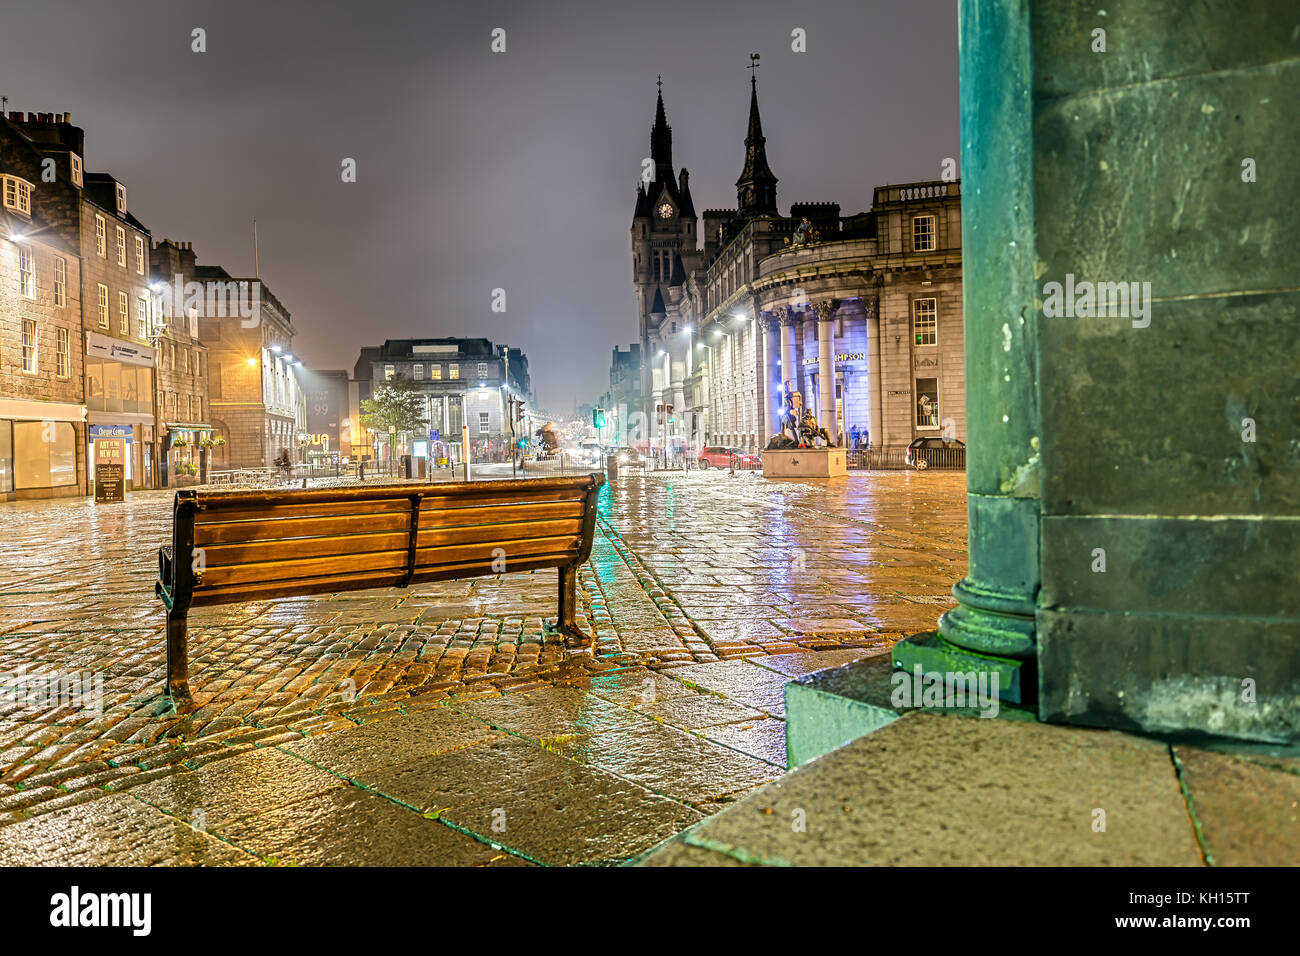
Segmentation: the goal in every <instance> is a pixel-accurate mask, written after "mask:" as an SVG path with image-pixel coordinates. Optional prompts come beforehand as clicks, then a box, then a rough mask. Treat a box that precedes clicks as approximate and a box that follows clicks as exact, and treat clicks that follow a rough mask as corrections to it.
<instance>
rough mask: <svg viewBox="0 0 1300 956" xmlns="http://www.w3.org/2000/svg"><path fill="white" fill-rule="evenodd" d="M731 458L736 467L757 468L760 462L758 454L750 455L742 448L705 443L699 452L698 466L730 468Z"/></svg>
mask: <svg viewBox="0 0 1300 956" xmlns="http://www.w3.org/2000/svg"><path fill="white" fill-rule="evenodd" d="M733 459H734V460H735V462H736V465H737V467H741V468H758V467H759V466H760V465H761V464H762V459H761V458H759V457H758V455H751V454H750V453H749V452H747V451H745V449H743V448H727V447H726V446H724V445H706V446H705V448H704V450H703V451H701V452H700V467H701V468H730V467H731V462H732V460H733Z"/></svg>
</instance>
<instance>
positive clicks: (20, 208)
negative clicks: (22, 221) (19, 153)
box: [0, 176, 32, 216]
mask: <svg viewBox="0 0 1300 956" xmlns="http://www.w3.org/2000/svg"><path fill="white" fill-rule="evenodd" d="M0 178H3V179H4V204H5V207H6V208H8V209H12V210H14V211H15V212H20V213H22V214H23V215H24V216H30V215H31V214H32V184H31V183H29V182H28V181H27V180H25V179H19V178H18V177H17V176H4V177H0Z"/></svg>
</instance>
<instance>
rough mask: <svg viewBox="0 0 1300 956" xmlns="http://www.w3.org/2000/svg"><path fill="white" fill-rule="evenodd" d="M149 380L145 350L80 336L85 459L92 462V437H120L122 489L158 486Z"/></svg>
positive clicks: (150, 363) (150, 358)
mask: <svg viewBox="0 0 1300 956" xmlns="http://www.w3.org/2000/svg"><path fill="white" fill-rule="evenodd" d="M153 376H154V349H152V348H151V347H149V346H147V345H138V344H136V343H134V342H126V341H124V340H121V339H114V338H110V337H109V336H107V335H101V334H99V333H98V332H90V331H88V332H86V421H87V423H88V424H89V426H90V435H89V436H88V437H89V444H88V448H87V451H88V457H87V460H89V461H94V440H95V437H96V435H102V436H103V437H114V438H126V439H127V456H126V487H127V488H128V489H139V488H156V487H158V475H157V469H156V468H155V458H154V455H155V444H156V442H157V440H158V436H157V435H156V434H155V430H154V416H153V411H154V403H153V395H154V381H153ZM91 480H92V482H93V476H92V479H91Z"/></svg>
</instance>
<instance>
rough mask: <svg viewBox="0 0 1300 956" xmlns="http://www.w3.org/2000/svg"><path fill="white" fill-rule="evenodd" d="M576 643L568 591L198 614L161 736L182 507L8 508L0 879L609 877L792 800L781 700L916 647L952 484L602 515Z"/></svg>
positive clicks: (154, 498) (908, 479)
mask: <svg viewBox="0 0 1300 956" xmlns="http://www.w3.org/2000/svg"><path fill="white" fill-rule="evenodd" d="M603 501H604V504H603V507H602V513H601V517H600V520H599V522H598V529H597V530H598V533H597V538H596V542H595V546H594V548H593V551H592V556H591V560H590V562H589V563H588V564H587V565H586V566H585V567H584V568H583V570H582V572H581V574H580V578H579V591H580V604H581V607H580V610H579V615H578V621H579V625H580V626H581V627H582V628H583V629H584V630H588V631H589V632H590V633H592V634H593V636H594V638H595V641H594V645H593V647H592V648H589V649H582V650H571V649H566V648H565V647H564V644H563V642H562V641H561V640H560V639H559V638H558V637H556V636H555V635H553V634H550V633H548V632H546V631H545V630H544V626H543V622H544V618H546V617H552V616H553V615H554V613H555V604H554V602H555V574H554V572H537V573H524V574H504V575H501V576H500V577H498V578H491V579H476V580H471V581H460V582H447V583H439V584H430V585H421V586H417V587H412V588H410V589H408V590H405V591H402V590H396V589H391V590H379V591H364V592H351V593H347V594H341V595H337V596H330V595H322V596H316V597H305V598H289V599H283V600H279V601H271V602H265V601H263V602H255V603H249V604H243V605H235V606H230V607H222V608H211V609H199V610H196V611H194V612H192V613H191V616H190V651H191V655H192V663H191V676H190V683H191V687H192V688H193V691H194V695H195V700H196V704H197V708H196V710H195V711H194V712H193V713H191V714H188V715H186V716H183V717H178V716H176V715H175V714H170V713H168V712H167V704H166V700H165V699H163V698H161V697H160V688H161V684H162V679H163V673H164V660H165V658H164V651H163V645H164V637H163V612H162V606H161V603H160V602H159V601H158V600H157V599H156V598H155V597H154V594H153V584H154V580H155V578H156V566H157V565H156V561H157V558H156V554H157V549H158V547H159V546H161V545H162V544H164V543H167V542H168V536H169V532H170V504H171V495H170V494H167V493H163V492H144V493H137V494H133V495H132V496H131V498H130V500H129V501H128V502H127V503H126V504H125V505H120V506H106V505H101V506H99V507H95V506H94V505H92V504H90V503H89V502H86V501H82V500H75V501H63V502H48V501H47V502H27V503H18V504H10V505H5V506H3V508H0V540H3V542H4V547H3V548H2V549H0V675H3V680H0V684H3V685H4V686H6V687H12V686H16V684H18V682H20V681H26V682H27V683H28V684H31V683H32V682H33V681H35V682H37V683H39V682H40V681H41V680H46V679H50V678H56V679H57V678H59V677H65V678H66V677H68V676H70V675H80V676H81V677H82V678H83V680H87V679H88V680H91V681H93V680H95V679H98V680H101V681H102V711H100V712H95V711H91V710H86V709H82V708H79V707H75V706H58V705H57V702H51V703H37V704H33V703H31V702H29V701H28V700H27V699H14V697H15V696H16V695H14V694H12V693H10V694H6V692H5V691H3V690H0V863H3V864H14V863H62V864H69V863H212V864H226V863H230V864H239V863H252V864H259V863H301V864H362V863H443V864H463V865H489V864H490V865H503V864H510V865H513V864H527V863H542V864H553V865H559V864H578V863H588V864H590V863H614V862H621V861H624V860H627V859H629V858H631V857H632V856H635V855H636V854H638V853H641V852H643V851H645V850H647V849H649V848H650V847H652V846H654V845H656V844H657V843H659V842H662V841H663V840H665V839H667V838H669V837H671V836H672V835H674V834H675V833H677V832H679V831H680V830H682V829H683V828H685V827H687V826H689V825H691V824H692V823H695V822H697V821H699V820H700V819H702V818H703V817H704V816H706V815H708V814H711V813H712V812H714V811H716V810H717V809H719V808H720V807H722V806H725V805H726V804H728V803H730V802H733V801H735V800H736V799H738V798H739V797H741V796H743V795H745V794H746V793H748V792H750V791H752V790H753V789H754V788H755V787H758V786H761V785H763V784H765V783H767V782H768V781H770V780H772V779H774V778H775V777H777V776H779V775H780V774H781V773H782V771H783V768H784V760H785V744H784V721H783V717H784V713H783V697H782V687H783V685H784V683H785V682H786V681H787V680H789V679H790V678H791V677H795V676H799V675H802V674H805V673H808V672H810V671H813V670H817V669H820V668H823V667H832V666H838V665H840V664H843V663H845V662H847V661H849V660H852V659H855V658H857V657H861V656H865V655H868V654H873V653H883V652H885V651H887V650H888V649H889V647H891V646H892V644H893V643H894V641H896V640H897V639H898V638H900V637H901V636H903V635H905V634H907V633H911V632H914V631H918V630H924V629H926V628H929V627H932V626H933V625H934V622H935V621H936V619H937V617H938V615H939V614H940V613H941V612H942V610H943V609H944V608H945V607H948V606H951V605H952V603H953V602H952V599H951V597H950V594H949V591H950V588H951V587H952V584H953V583H954V582H955V581H956V580H957V579H958V578H960V577H961V576H962V575H963V574H964V573H965V569H966V555H965V546H966V508H965V476H964V475H963V474H961V473H930V474H924V475H918V474H912V473H903V472H884V473H872V474H858V475H853V476H851V477H850V478H848V479H847V480H844V481H840V482H837V483H836V484H833V485H831V486H829V487H828V486H818V485H813V484H804V483H799V482H774V481H764V480H763V479H762V478H759V477H756V476H753V475H739V476H736V477H731V476H729V475H726V474H725V473H724V474H718V473H713V474H709V473H695V474H688V475H681V474H677V475H648V476H644V477H641V476H635V477H626V478H623V479H621V480H620V481H618V482H616V483H614V484H613V485H612V486H610V487H608V488H607V489H606V491H605V498H604V499H603Z"/></svg>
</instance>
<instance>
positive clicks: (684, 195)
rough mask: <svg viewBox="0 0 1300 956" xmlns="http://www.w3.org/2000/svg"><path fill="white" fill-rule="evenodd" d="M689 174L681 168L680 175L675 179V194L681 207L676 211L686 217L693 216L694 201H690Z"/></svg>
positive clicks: (692, 217) (691, 217)
mask: <svg viewBox="0 0 1300 956" xmlns="http://www.w3.org/2000/svg"><path fill="white" fill-rule="evenodd" d="M690 180H691V174H690V173H688V172H687V171H686V169H685V168H683V169H682V174H681V176H679V177H678V180H677V183H678V185H677V195H678V197H679V198H680V199H681V201H682V208H681V209H680V210H679V211H678V213H677V214H678V215H679V216H685V217H686V218H688V219H694V218H695V203H693V202H692V201H691V186H690Z"/></svg>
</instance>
